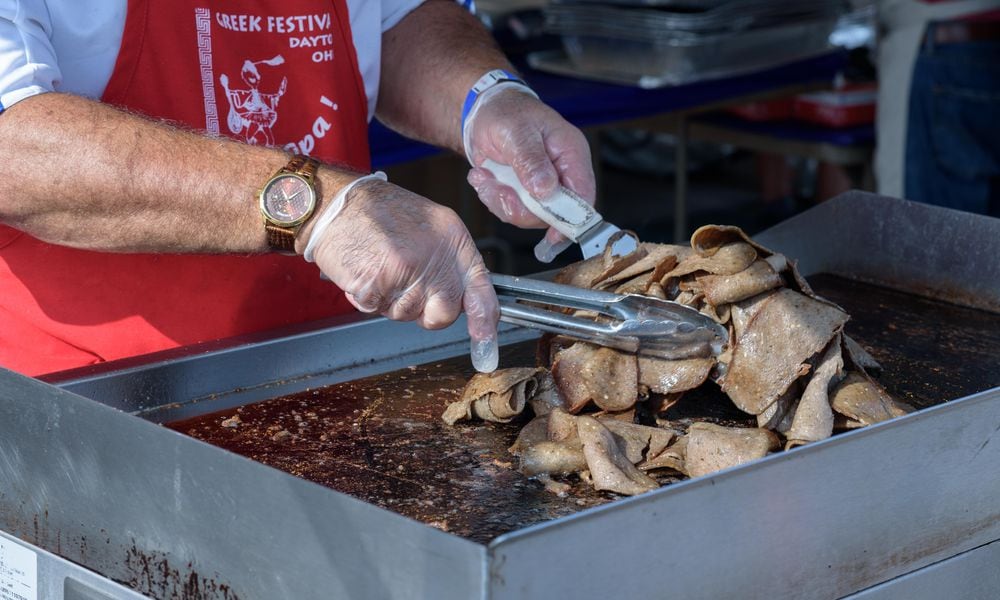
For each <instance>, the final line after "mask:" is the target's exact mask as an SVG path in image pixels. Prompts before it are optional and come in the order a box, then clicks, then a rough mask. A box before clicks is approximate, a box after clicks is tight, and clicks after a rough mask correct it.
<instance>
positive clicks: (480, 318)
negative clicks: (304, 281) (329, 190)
mask: <svg viewBox="0 0 1000 600" xmlns="http://www.w3.org/2000/svg"><path fill="white" fill-rule="evenodd" d="M322 236H323V237H322V239H320V240H319V241H318V244H317V246H316V250H315V252H314V254H313V256H314V257H315V260H316V264H317V265H318V266H319V267H320V269H321V270H322V271H323V273H325V274H326V275H327V277H329V278H330V279H331V280H332V281H333V282H334V283H335V284H337V286H339V287H340V288H341V289H342V290H344V292H345V293H346V294H347V297H348V299H349V300H350V301H351V303H352V304H354V306H356V307H357V308H358V309H359V310H361V311H364V312H377V313H380V314H382V315H384V316H386V317H388V318H390V319H395V320H399V321H416V322H417V323H418V324H419V325H420V326H421V327H425V328H427V329H440V328H442V327H447V326H448V325H450V324H452V323H453V322H454V321H455V319H457V318H458V315H459V313H460V312H461V311H462V310H463V309H464V310H465V314H466V317H467V319H468V326H469V336H470V338H471V340H472V362H473V365H474V366H475V367H476V369H477V370H479V371H493V370H494V369H496V366H497V357H498V351H497V334H496V331H497V320H498V319H499V308H498V304H497V298H496V293H495V292H494V291H493V284H492V283H491V282H490V277H489V272H488V271H487V270H486V267H485V266H484V265H483V260H482V258H481V257H480V255H479V252H478V251H477V250H476V246H475V243H474V242H473V241H472V237H471V236H470V235H469V232H468V230H467V229H466V228H465V225H463V224H462V221H461V219H459V217H458V215H456V214H455V212H454V211H452V210H451V209H449V208H446V207H444V206H441V205H438V204H435V203H433V202H431V201H430V200H427V199H426V198H422V197H420V196H418V195H416V194H414V193H412V192H409V191H407V190H404V189H403V188H400V187H398V186H395V185H392V184H390V183H386V182H382V181H365V182H362V183H360V184H358V185H357V186H356V187H355V188H354V189H352V190H351V191H350V192H349V193H348V195H347V201H346V203H345V205H344V209H343V211H342V212H341V213H340V214H339V215H337V217H336V218H335V219H334V220H333V222H332V223H331V224H330V226H329V227H328V228H327V229H326V230H325V231H324V232H323V234H322Z"/></svg>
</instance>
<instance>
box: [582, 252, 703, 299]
mask: <svg viewBox="0 0 1000 600" xmlns="http://www.w3.org/2000/svg"><path fill="white" fill-rule="evenodd" d="M639 249H640V250H641V251H642V252H643V255H642V256H639V257H638V259H637V260H636V261H635V262H634V263H632V264H629V265H625V266H623V268H622V269H621V270H620V271H618V272H617V273H613V274H607V275H605V276H604V277H600V278H598V279H597V280H595V281H594V285H595V286H600V287H601V289H606V288H609V287H612V286H613V285H614V284H618V283H621V282H623V281H628V280H629V279H633V278H635V277H638V276H639V275H645V274H650V273H652V272H653V271H654V270H655V269H656V268H657V267H658V266H660V265H661V264H664V263H665V262H672V263H673V264H677V261H678V260H679V259H678V256H687V255H688V254H690V253H691V250H689V249H688V248H686V247H684V246H674V245H671V244H649V243H644V244H640V245H639Z"/></svg>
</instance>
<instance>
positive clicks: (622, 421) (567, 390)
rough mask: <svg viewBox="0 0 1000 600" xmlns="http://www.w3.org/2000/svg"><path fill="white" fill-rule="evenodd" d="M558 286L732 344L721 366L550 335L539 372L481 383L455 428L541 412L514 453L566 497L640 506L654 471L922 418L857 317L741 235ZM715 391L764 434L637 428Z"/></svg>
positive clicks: (662, 423) (658, 425)
mask: <svg viewBox="0 0 1000 600" xmlns="http://www.w3.org/2000/svg"><path fill="white" fill-rule="evenodd" d="M556 281H557V282H559V283H565V284H569V285H575V286H578V287H586V288H593V289H600V290H608V291H613V292H616V293H620V294H621V293H631V294H644V295H648V296H656V297H658V298H663V299H668V300H674V301H677V302H680V303H683V304H686V305H688V306H692V307H694V308H696V309H698V310H699V311H701V312H702V313H703V314H705V315H708V316H709V317H711V318H712V319H714V320H716V321H718V322H719V323H721V324H723V325H724V326H726V327H727V328H728V330H729V340H730V341H729V345H728V347H726V348H724V350H723V352H722V353H721V354H720V355H719V356H716V357H709V358H693V359H687V360H661V359H655V358H647V357H639V356H636V355H633V354H628V353H625V352H621V351H618V350H613V349H610V348H603V347H599V346H595V345H592V344H588V343H585V342H578V341H574V340H570V339H568V338H562V337H552V336H545V337H543V339H542V341H541V342H540V344H539V352H538V358H539V364H540V365H542V366H540V367H538V368H535V369H507V370H502V371H498V372H496V373H491V374H488V375H482V374H480V375H476V376H474V377H473V378H472V380H471V381H470V382H469V384H468V386H467V387H466V389H465V391H464V393H463V398H462V400H460V401H459V402H456V403H453V404H452V405H450V406H448V408H447V409H446V411H445V414H444V419H445V421H446V422H448V423H449V424H454V423H455V422H457V421H459V420H462V419H471V418H480V419H485V420H489V421H497V422H508V421H511V420H512V419H514V418H515V417H517V416H518V415H520V414H521V413H522V412H523V411H524V410H525V407H530V410H531V411H532V412H533V413H534V415H535V417H534V420H532V421H531V422H529V423H528V424H527V425H526V426H525V427H524V429H523V430H522V431H521V434H520V435H519V437H518V439H517V442H516V443H515V444H514V446H513V447H512V448H511V452H513V453H514V454H515V455H517V456H518V458H519V460H520V469H521V471H522V472H523V473H525V474H526V475H529V476H535V477H540V478H541V479H543V481H545V482H546V483H547V485H549V486H550V487H552V488H553V489H555V490H556V491H560V490H561V489H564V488H565V486H561V485H560V484H558V483H556V482H555V481H553V480H552V479H551V478H550V477H549V476H550V475H568V474H574V473H575V474H579V475H580V477H582V478H583V479H584V480H586V481H589V482H590V483H592V484H593V486H594V487H595V488H596V489H599V490H609V491H613V492H617V493H620V494H629V495H632V494H638V493H641V492H644V491H648V490H650V489H654V488H656V487H657V483H656V481H655V480H654V479H652V478H651V477H650V476H649V475H648V474H647V472H649V471H652V470H655V469H670V470H672V471H676V472H679V473H681V474H684V475H687V476H690V477H697V476H700V475H705V474H708V473H712V472H714V471H718V470H720V469H724V468H727V467H732V466H735V465H739V464H742V463H745V462H748V461H750V460H754V459H756V458H760V457H762V456H764V455H766V454H768V453H769V452H772V451H775V450H778V449H779V448H780V447H781V446H782V442H783V444H784V447H785V449H788V448H791V447H794V446H797V445H802V444H807V443H809V442H814V441H817V440H821V439H824V438H827V437H830V435H832V434H833V431H834V429H835V428H841V429H843V428H852V427H863V426H865V425H869V424H872V423H876V422H879V421H884V420H887V419H891V418H893V417H895V416H899V415H902V414H905V413H906V412H909V411H910V410H912V409H910V408H909V407H908V406H906V405H905V404H902V403H900V402H897V401H895V400H894V399H893V398H892V397H891V396H889V394H888V393H887V392H886V391H885V390H884V389H883V388H882V387H881V386H880V385H879V384H878V383H876V382H875V381H874V380H873V379H872V378H871V376H870V375H869V371H870V370H873V369H877V368H878V363H877V362H876V361H875V360H874V359H873V358H872V357H871V356H870V355H869V354H868V353H867V352H866V351H865V350H864V349H863V348H861V346H860V345H858V344H857V343H855V342H854V341H853V340H852V339H851V338H850V337H848V336H847V335H846V334H844V331H843V329H844V324H845V323H847V321H848V318H849V317H848V315H847V313H846V312H844V310H843V309H842V308H840V307H839V306H837V305H836V304H833V303H832V302H829V301H827V300H825V299H823V298H821V297H819V296H817V295H816V294H815V293H814V292H813V291H812V289H811V288H810V287H809V284H808V283H807V282H806V281H805V279H803V278H802V277H801V276H800V275H799V273H798V272H797V270H796V268H795V264H794V263H793V262H792V261H790V260H788V259H787V258H786V257H784V256H782V255H781V254H777V253H775V252H772V251H770V250H768V249H767V248H764V247H763V246H760V245H759V244H756V243H755V242H753V240H751V239H750V238H749V237H747V235H746V234H744V233H743V232H742V231H741V230H740V229H738V228H736V227H726V226H718V225H709V226H705V227H702V228H701V229H699V230H698V231H696V232H695V233H694V235H693V236H692V238H691V247H690V248H688V247H685V246H674V245H667V244H640V245H639V247H638V249H637V250H636V251H635V252H633V253H632V254H629V255H627V256H623V257H611V256H610V255H605V256H599V257H594V258H592V259H589V260H586V261H583V262H580V263H576V264H574V265H571V266H569V267H567V268H565V269H563V270H562V271H560V272H559V274H558V275H557V276H556ZM580 314H582V313H578V315H580ZM583 316H586V315H583ZM594 317H595V318H599V317H597V316H596V315H594ZM709 380H712V381H714V382H715V383H716V384H718V385H719V386H720V388H721V389H722V391H723V392H725V393H726V394H727V395H728V397H729V398H730V399H732V401H733V403H734V404H735V405H736V406H737V407H738V408H739V409H740V410H742V411H744V412H746V413H748V414H750V415H755V416H756V418H757V425H758V426H757V427H755V428H748V427H742V428H740V427H722V426H719V425H714V424H711V423H701V422H695V423H693V424H691V425H690V426H688V427H686V428H684V427H680V426H675V425H674V424H672V423H671V422H669V421H666V420H662V419H657V420H655V421H653V423H651V424H649V425H643V424H639V423H636V422H635V420H636V414H638V413H637V411H636V408H637V403H643V404H641V405H639V406H640V407H641V408H643V409H644V410H642V411H639V413H642V414H647V415H649V414H653V415H655V414H658V413H664V412H665V411H666V410H667V409H668V408H669V407H670V406H672V405H674V404H675V403H676V402H678V401H679V400H680V399H681V396H683V395H684V393H685V392H687V391H689V390H692V389H694V388H696V387H699V386H701V385H702V384H704V383H705V382H706V381H709Z"/></svg>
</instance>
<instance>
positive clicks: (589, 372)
mask: <svg viewBox="0 0 1000 600" xmlns="http://www.w3.org/2000/svg"><path fill="white" fill-rule="evenodd" d="M552 376H553V377H554V378H555V381H556V386H557V387H558V388H559V393H560V395H561V397H562V398H563V400H564V402H565V405H566V410H568V411H569V412H571V413H577V412H579V411H580V410H581V409H582V408H583V407H584V406H587V404H589V403H590V402H593V403H594V404H596V405H597V406H599V407H601V408H603V409H604V410H608V411H621V410H626V409H628V408H631V407H632V405H634V404H635V401H636V398H637V396H638V385H639V384H638V381H639V375H638V365H637V362H636V357H635V355H632V354H626V353H624V352H618V351H616V350H613V349H611V348H603V347H599V346H594V345H593V344H586V343H582V342H580V343H576V344H573V345H572V346H570V347H569V348H566V349H564V350H560V351H559V352H558V353H557V354H556V358H555V361H554V362H553V363H552Z"/></svg>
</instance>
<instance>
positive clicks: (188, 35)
mask: <svg viewBox="0 0 1000 600" xmlns="http://www.w3.org/2000/svg"><path fill="white" fill-rule="evenodd" d="M102 100H103V101H104V102H107V103H110V104H114V105H117V106H121V107H125V108H128V109H129V110H133V111H137V112H141V113H144V114H147V115H150V116H154V117H158V118H164V119H169V120H171V121H176V122H180V123H182V124H184V125H186V126H188V127H193V128H195V129H198V130H202V131H206V132H208V133H209V134H210V135H213V134H214V135H225V136H230V137H233V138H235V139H237V140H241V141H243V142H247V143H250V144H260V145H277V146H283V147H285V148H286V149H288V150H290V151H292V152H297V153H302V154H308V155H311V156H315V157H317V158H319V159H321V160H323V161H327V162H338V163H344V164H347V165H349V166H351V167H353V168H354V169H357V170H358V171H364V172H367V171H368V169H369V162H368V161H369V152H368V141H367V106H368V105H367V98H366V96H365V91H364V85H363V83H362V80H361V75H360V73H359V71H358V61H357V57H356V55H355V51H354V43H353V41H352V39H351V30H350V19H349V15H348V12H347V7H346V5H345V1H344V0H227V1H226V2H212V1H211V0H129V2H128V15H127V17H126V21H125V31H124V35H123V37H122V46H121V50H120V51H119V55H118V61H117V64H116V65H115V69H114V73H113V74H112V76H111V80H110V82H109V83H108V87H107V89H106V91H105V93H104V97H103V99H102ZM281 166H282V165H280V164H277V163H276V164H275V165H274V168H275V170H277V169H278V168H279V167H281ZM269 175H270V173H268V174H264V176H265V177H266V176H269ZM261 183H263V181H261ZM246 201H247V204H248V205H251V206H254V205H255V204H256V200H255V199H254V198H247V199H246ZM261 227H263V224H262V225H261ZM350 310H353V308H352V307H351V305H350V304H349V303H348V302H347V300H346V299H345V298H344V296H343V293H342V292H341V291H340V290H338V289H337V288H336V287H335V286H333V285H331V284H330V283H328V282H325V281H321V280H320V278H319V271H318V269H317V268H316V267H315V266H314V265H311V264H309V263H306V262H305V261H304V260H302V259H301V258H299V257H287V256H279V255H273V254H268V255H260V256H249V257H247V256H213V255H168V254H160V255H153V254H109V253H101V252H91V251H86V250H75V249H72V248H66V247H62V246H55V245H52V244H46V243H44V242H41V241H39V240H37V239H35V238H33V237H31V236H29V235H27V234H24V233H21V232H19V231H17V230H14V229H12V228H10V227H5V226H2V225H0V365H2V366H4V367H7V368H9V369H13V370H15V371H19V372H22V373H25V374H27V375H38V374H42V373H48V372H53V371H59V370H63V369H68V368H72V367H79V366H82V365H88V364H93V363H98V362H102V361H106V360H112V359H116V358H122V357H125V356H134V355H137V354H145V353H148V352H153V351H157V350H163V349H166V348H172V347H176V346H179V345H185V344H192V343H195V342H201V341H206V340H213V339H218V338H224V337H229V336H233V335H237V334H242V333H248V332H253V331H261V330H266V329H270V328H274V327H279V326H283V325H288V324H292V323H300V322H303V321H309V320H313V319H318V318H322V317H326V316H330V315H334V314H339V313H344V312H348V311H350Z"/></svg>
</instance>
